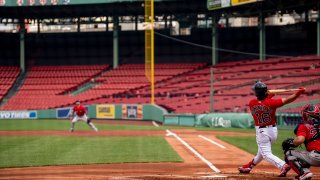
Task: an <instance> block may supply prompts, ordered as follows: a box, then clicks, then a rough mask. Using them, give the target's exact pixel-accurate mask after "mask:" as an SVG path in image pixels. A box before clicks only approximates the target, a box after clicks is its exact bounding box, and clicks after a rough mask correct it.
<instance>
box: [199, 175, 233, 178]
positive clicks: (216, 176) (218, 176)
mask: <svg viewBox="0 0 320 180" xmlns="http://www.w3.org/2000/svg"><path fill="white" fill-rule="evenodd" d="M201 177H204V178H226V177H228V176H222V175H212V176H201Z"/></svg>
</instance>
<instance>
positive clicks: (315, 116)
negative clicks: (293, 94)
mask: <svg viewBox="0 0 320 180" xmlns="http://www.w3.org/2000/svg"><path fill="white" fill-rule="evenodd" d="M301 116H302V119H303V122H305V123H309V124H312V125H315V124H317V125H318V124H319V122H320V109H319V106H317V105H313V104H306V105H305V106H304V107H303V109H302V111H301Z"/></svg>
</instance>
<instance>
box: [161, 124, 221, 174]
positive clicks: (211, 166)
mask: <svg viewBox="0 0 320 180" xmlns="http://www.w3.org/2000/svg"><path fill="white" fill-rule="evenodd" d="M166 132H167V136H174V137H175V138H176V139H178V141H180V142H181V143H182V144H183V145H185V146H186V147H187V148H188V149H189V150H190V151H192V152H193V153H194V154H195V155H196V156H197V157H198V158H199V159H201V160H202V161H203V162H204V163H206V164H207V165H208V166H209V167H210V169H212V170H213V171H214V172H217V173H220V172H221V171H220V170H219V169H218V168H216V167H215V166H214V165H213V164H212V163H211V162H210V161H208V160H206V159H205V158H204V157H203V156H201V155H200V154H199V153H198V152H197V151H196V150H195V149H194V148H192V147H191V146H190V145H189V144H188V143H186V142H185V141H184V140H183V139H181V138H180V137H179V136H178V135H177V134H175V133H173V132H171V131H170V130H168V129H167V130H166Z"/></svg>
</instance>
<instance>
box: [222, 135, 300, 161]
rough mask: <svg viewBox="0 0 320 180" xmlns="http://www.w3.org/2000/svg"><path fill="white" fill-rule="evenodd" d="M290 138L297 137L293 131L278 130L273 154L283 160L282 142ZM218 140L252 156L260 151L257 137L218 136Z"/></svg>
mask: <svg viewBox="0 0 320 180" xmlns="http://www.w3.org/2000/svg"><path fill="white" fill-rule="evenodd" d="M244 130H246V129H244ZM247 132H252V130H251V129H250V130H247ZM288 137H292V138H294V137H295V135H294V133H293V131H292V130H278V138H277V141H276V142H275V143H274V144H273V145H272V153H273V154H274V155H276V156H278V157H279V158H283V151H282V146H281V144H282V141H283V140H285V139H287V138H288ZM217 138H219V139H221V140H223V141H225V142H227V143H230V144H233V145H235V146H237V147H239V148H240V149H242V150H245V151H247V152H249V153H251V154H252V155H255V154H256V153H257V151H258V146H257V143H256V136H217Z"/></svg>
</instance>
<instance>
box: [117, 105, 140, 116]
mask: <svg viewBox="0 0 320 180" xmlns="http://www.w3.org/2000/svg"><path fill="white" fill-rule="evenodd" d="M142 114H143V107H142V105H123V106H122V118H123V119H142V117H143V115H142Z"/></svg>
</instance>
